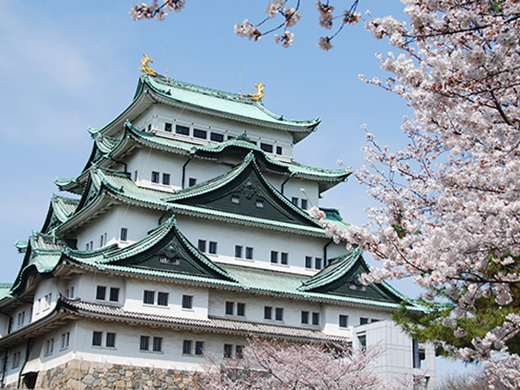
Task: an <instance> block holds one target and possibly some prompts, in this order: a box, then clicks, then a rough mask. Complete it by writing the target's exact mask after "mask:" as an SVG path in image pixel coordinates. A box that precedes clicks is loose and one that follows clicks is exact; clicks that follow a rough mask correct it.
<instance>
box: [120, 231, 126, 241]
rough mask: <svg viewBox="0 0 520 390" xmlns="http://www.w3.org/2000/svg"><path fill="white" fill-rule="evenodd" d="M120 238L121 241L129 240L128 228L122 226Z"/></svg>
mask: <svg viewBox="0 0 520 390" xmlns="http://www.w3.org/2000/svg"><path fill="white" fill-rule="evenodd" d="M119 239H120V240H121V241H126V240H128V228H121V233H120V234H119Z"/></svg>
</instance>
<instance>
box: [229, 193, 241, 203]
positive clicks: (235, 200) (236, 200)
mask: <svg viewBox="0 0 520 390" xmlns="http://www.w3.org/2000/svg"><path fill="white" fill-rule="evenodd" d="M231 203H235V204H239V203H240V196H238V195H231Z"/></svg>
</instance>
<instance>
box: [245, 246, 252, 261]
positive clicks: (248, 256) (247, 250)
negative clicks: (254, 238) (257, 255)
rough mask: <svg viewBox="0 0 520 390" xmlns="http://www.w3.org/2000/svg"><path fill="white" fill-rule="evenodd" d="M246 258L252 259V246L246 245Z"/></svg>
mask: <svg viewBox="0 0 520 390" xmlns="http://www.w3.org/2000/svg"><path fill="white" fill-rule="evenodd" d="M246 259H248V260H252V259H253V248H251V247H248V246H246Z"/></svg>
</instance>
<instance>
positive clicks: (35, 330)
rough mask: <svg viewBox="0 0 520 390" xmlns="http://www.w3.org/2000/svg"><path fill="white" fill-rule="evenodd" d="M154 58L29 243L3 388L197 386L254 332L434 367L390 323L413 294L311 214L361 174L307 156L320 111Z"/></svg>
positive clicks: (334, 216)
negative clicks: (298, 115)
mask: <svg viewBox="0 0 520 390" xmlns="http://www.w3.org/2000/svg"><path fill="white" fill-rule="evenodd" d="M144 70H145V71H146V72H148V73H143V74H142V75H141V77H140V79H139V82H138V85H137V90H136V93H135V96H134V98H133V100H132V102H131V103H130V105H129V106H128V107H127V108H126V109H125V110H124V111H123V112H122V113H121V114H120V115H119V116H117V117H116V118H115V119H114V120H113V121H112V122H110V123H109V124H107V125H106V126H104V127H101V128H89V132H90V134H91V135H92V139H93V147H92V153H91V154H90V156H89V157H88V160H87V162H86V164H85V167H84V168H83V169H82V170H79V171H78V175H77V177H74V178H68V179H57V180H56V185H57V186H58V188H59V190H60V191H61V193H60V195H53V196H52V198H51V200H50V205H49V210H48V213H47V217H46V219H45V221H44V222H43V224H42V227H41V228H40V230H39V231H38V232H35V233H33V234H32V235H31V236H30V237H29V239H28V241H27V242H18V243H17V247H18V250H19V251H20V252H21V253H22V255H23V262H22V266H21V268H20V271H19V273H18V276H17V277H16V279H15V280H14V282H13V283H12V284H9V285H2V286H1V287H0V293H1V299H0V353H1V354H2V355H1V356H2V358H3V361H2V362H3V363H2V367H1V370H2V374H1V375H2V385H4V386H6V387H25V388H46V389H82V390H84V389H120V388H121V389H122V388H132V389H146V388H147V389H159V388H160V389H178V388H183V387H184V386H185V384H186V383H187V381H189V378H190V375H192V374H193V373H194V372H196V371H201V370H203V369H204V366H205V364H207V362H206V360H205V359H204V357H203V354H205V353H208V352H209V353H211V354H212V355H213V356H218V357H221V356H223V357H232V356H236V355H237V354H238V355H240V353H241V350H242V348H243V346H245V345H246V344H247V338H248V337H249V336H251V335H257V336H262V337H269V338H281V339H288V340H292V341H296V342H311V341H316V342H350V343H352V345H353V347H354V348H357V347H360V346H361V347H362V346H364V345H370V344H375V343H380V344H381V345H382V347H384V348H385V350H386V352H385V353H384V354H383V355H382V356H381V357H380V358H379V359H378V361H377V362H375V363H374V364H375V366H374V367H375V369H376V370H377V372H379V373H380V374H381V375H383V376H384V377H385V378H391V377H392V376H395V375H401V374H408V375H414V374H417V373H421V374H425V375H426V378H428V377H430V378H434V375H435V371H434V370H435V367H434V353H433V348H432V347H431V346H429V345H422V344H417V343H414V342H413V341H412V339H410V338H409V337H408V336H406V335H404V334H403V333H401V331H400V330H399V329H398V328H397V327H396V326H395V325H394V324H393V323H392V322H391V320H390V315H391V314H392V312H393V311H395V309H396V308H397V307H398V306H399V304H400V303H401V302H402V301H403V300H404V297H403V296H402V295H401V294H400V293H399V292H397V291H395V290H394V289H393V288H391V287H390V286H389V285H387V284H385V283H382V284H373V285H370V286H363V285H361V284H360V283H359V281H358V276H359V275H360V274H361V273H363V272H365V271H367V270H368V267H367V264H366V263H365V261H364V259H363V255H362V253H361V252H360V251H359V250H354V251H352V252H347V251H346V250H345V246H344V245H336V244H334V243H333V242H332V240H331V239H330V238H329V237H327V236H326V234H325V231H324V229H323V228H322V227H321V226H320V225H319V224H317V222H316V221H315V220H314V219H313V218H311V217H310V216H309V215H308V213H307V211H306V210H307V209H308V208H310V207H311V206H312V205H314V206H318V204H319V198H320V197H321V195H322V194H324V193H325V192H326V191H327V190H328V189H330V188H332V187H334V186H336V185H337V184H339V183H341V182H343V181H344V180H346V179H347V177H348V176H349V172H347V171H345V170H344V169H321V168H315V167H311V166H307V165H304V164H301V163H298V162H296V161H294V160H293V157H292V156H293V148H294V147H295V146H296V145H297V144H298V143H299V142H300V141H303V140H304V139H305V138H306V137H307V136H309V135H310V134H311V133H313V132H314V131H315V130H316V128H317V126H318V124H319V120H318V119H312V120H290V119H286V118H284V117H282V116H279V115H276V114H274V113H272V112H270V111H268V110H267V109H266V108H265V107H264V105H263V104H262V102H261V98H262V97H263V93H262V85H258V92H257V93H256V94H251V95H249V96H242V95H239V94H233V93H227V92H222V91H217V90H213V89H209V88H205V87H200V86H196V85H192V84H188V83H185V82H181V81H177V80H172V79H167V78H165V77H162V76H159V75H156V74H154V73H153V71H152V72H149V69H144ZM323 211H324V212H325V213H326V215H327V219H328V220H329V221H332V222H334V223H336V224H338V225H340V226H346V222H345V221H343V220H342V218H341V216H340V214H339V212H338V211H337V210H334V209H323ZM410 309H411V310H416V311H420V310H421V308H420V307H416V306H410ZM431 383H433V380H431V381H430V384H431Z"/></svg>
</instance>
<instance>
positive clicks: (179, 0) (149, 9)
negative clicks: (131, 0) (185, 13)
mask: <svg viewBox="0 0 520 390" xmlns="http://www.w3.org/2000/svg"><path fill="white" fill-rule="evenodd" d="M185 3H186V0H166V1H164V2H162V4H159V3H158V1H157V0H153V3H152V4H151V5H147V4H146V3H141V4H133V5H132V8H131V9H130V17H131V18H132V19H134V20H142V19H157V20H163V19H164V18H165V17H166V15H168V13H167V12H166V10H167V9H168V10H170V11H175V12H179V11H181V10H182V9H183V8H184V5H185Z"/></svg>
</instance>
